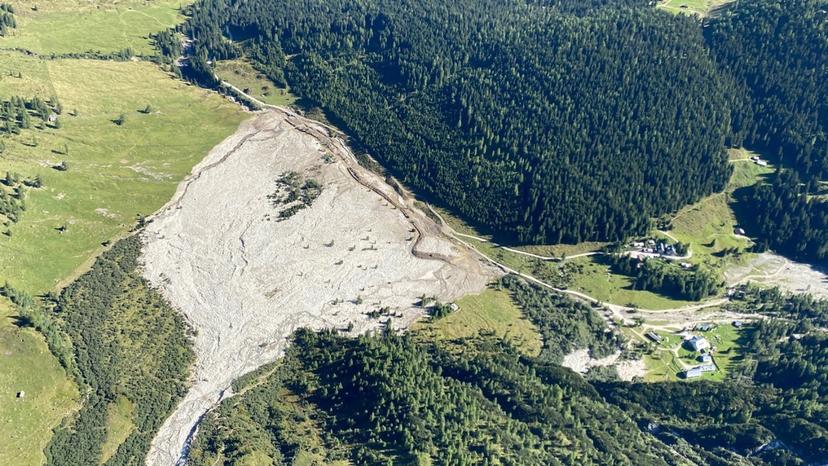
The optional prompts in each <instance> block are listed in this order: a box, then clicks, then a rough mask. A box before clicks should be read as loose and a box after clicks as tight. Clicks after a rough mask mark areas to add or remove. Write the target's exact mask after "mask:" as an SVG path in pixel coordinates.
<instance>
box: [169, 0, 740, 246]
mask: <svg viewBox="0 0 828 466" xmlns="http://www.w3.org/2000/svg"><path fill="white" fill-rule="evenodd" d="M596 3H598V6H594V7H591V8H584V7H583V6H576V2H533V3H526V2H518V1H507V2H495V1H481V0H461V1H458V2H448V3H446V2H441V1H436V0H418V1H414V0H408V1H402V2H400V1H390V0H371V1H367V0H363V1H357V0H337V1H333V2H325V3H323V4H317V3H314V2H285V1H277V0H257V1H249V2H225V1H217V0H207V1H203V2H201V3H199V4H197V5H195V6H194V7H193V8H192V10H191V14H192V16H191V18H190V19H189V20H188V21H187V23H186V24H185V25H184V26H182V28H181V31H182V32H183V33H184V34H186V35H187V36H188V37H189V38H190V39H193V40H194V42H193V46H192V48H193V50H192V51H191V53H189V59H188V61H187V66H186V67H185V68H184V69H183V70H182V71H183V72H184V74H185V75H186V76H189V77H190V78H191V79H193V80H195V81H197V82H199V83H201V84H203V85H207V86H211V85H215V84H216V83H215V78H214V76H213V74H212V71H211V70H210V68H209V66H208V65H207V63H208V62H209V61H211V60H217V59H226V58H234V57H237V56H239V55H241V54H244V55H245V56H247V57H249V58H251V59H252V60H253V62H254V64H255V65H256V66H257V67H258V68H259V69H260V70H261V71H263V72H265V73H266V74H267V75H268V76H269V77H270V78H271V79H273V80H274V82H277V83H289V84H290V85H291V89H292V90H293V91H294V92H297V93H298V94H299V95H301V96H302V97H305V98H307V99H310V100H311V101H313V102H316V103H318V104H319V105H321V106H322V107H323V108H324V109H325V110H326V111H327V112H328V113H329V114H330V115H331V117H332V118H333V119H335V120H336V121H337V123H339V124H341V125H342V126H343V127H344V128H346V129H347V130H348V131H349V133H350V134H352V135H354V136H355V137H356V138H357V139H358V140H359V142H360V143H361V144H363V145H364V146H366V147H367V148H368V149H369V150H370V151H371V153H372V154H373V155H375V156H376V157H377V158H378V159H379V160H380V161H382V162H383V163H384V165H385V166H386V167H388V168H389V169H391V171H392V172H393V173H394V174H395V175H397V176H399V177H400V178H402V179H403V180H404V181H405V182H406V183H408V184H409V185H411V186H413V187H415V188H417V190H418V191H419V192H420V193H421V194H423V195H425V196H426V197H431V198H434V199H436V200H439V201H440V202H442V203H443V204H445V205H447V206H449V207H451V208H453V209H454V210H455V211H457V212H459V213H461V214H462V215H463V216H464V217H465V218H467V219H469V220H470V221H472V222H473V223H475V224H478V225H482V226H484V227H486V229H488V230H491V231H493V232H495V233H499V234H501V235H502V236H508V237H509V238H511V239H513V240H517V241H522V242H539V241H541V242H552V243H557V242H562V241H565V242H578V241H583V240H588V239H622V238H624V237H626V236H628V235H631V234H640V233H643V232H645V231H646V230H647V229H648V227H649V221H650V218H651V217H653V216H656V215H659V214H661V213H664V212H670V211H674V210H676V209H678V208H679V207H681V206H683V205H684V204H686V203H688V202H692V201H694V200H696V199H698V198H700V197H701V196H703V195H706V194H709V193H711V192H713V191H716V190H720V189H722V188H723V186H724V185H725V183H726V181H727V179H728V177H729V174H730V169H729V166H728V164H727V162H726V157H725V156H724V148H723V145H722V141H723V139H724V137H725V135H726V132H727V128H728V125H729V121H730V116H729V115H730V112H729V108H728V102H729V94H728V92H729V90H730V87H729V86H728V84H727V83H724V82H722V80H721V79H720V77H719V75H718V72H717V69H716V65H715V63H714V62H713V61H712V60H711V59H710V56H709V53H708V51H707V49H706V47H705V42H704V38H703V36H702V34H701V29H700V28H699V26H698V24H697V22H695V21H694V20H693V19H690V18H686V17H670V16H667V15H664V14H662V13H660V12H657V11H653V10H652V9H651V8H649V7H646V5H643V4H642V5H641V6H630V4H632V3H634V2H626V4H621V3H620V2H617V3H616V2H606V3H602V2H596ZM227 38H230V39H234V40H236V42H230V41H228V40H227ZM166 43H169V41H167V42H166ZM165 48H168V49H172V48H173V47H172V46H171V45H169V44H168V45H167V46H165ZM288 57H290V58H288Z"/></svg>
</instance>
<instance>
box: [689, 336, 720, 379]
mask: <svg viewBox="0 0 828 466" xmlns="http://www.w3.org/2000/svg"><path fill="white" fill-rule="evenodd" d="M707 329H708V330H709V329H710V327H709V326H708V327H707ZM702 331H704V330H702ZM684 345H685V346H686V347H687V348H688V349H692V350H693V351H695V352H697V353H699V356H698V358H697V359H698V361H699V362H700V363H701V364H700V365H698V366H695V367H691V368H690V369H687V370H686V371H684V378H686V379H693V378H696V377H701V376H702V374H704V373H705V372H715V371H716V364H715V363H714V362H713V356H711V355H710V350H711V347H710V342H709V341H708V340H707V338H705V337H701V336H698V335H693V336H688V337H687V338H686V339H685V340H684Z"/></svg>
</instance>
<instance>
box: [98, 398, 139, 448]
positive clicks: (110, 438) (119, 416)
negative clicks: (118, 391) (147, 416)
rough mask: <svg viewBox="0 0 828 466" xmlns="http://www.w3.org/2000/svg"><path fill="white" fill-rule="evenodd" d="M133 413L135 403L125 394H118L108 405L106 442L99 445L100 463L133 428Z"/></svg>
mask: <svg viewBox="0 0 828 466" xmlns="http://www.w3.org/2000/svg"><path fill="white" fill-rule="evenodd" d="M134 413H135V405H134V404H132V402H131V401H129V399H128V398H127V397H125V396H119V397H118V398H117V399H116V400H115V402H114V403H111V404H110V405H109V409H108V410H107V413H106V442H104V444H103V446H102V447H101V463H106V461H107V460H108V459H109V458H112V455H114V454H115V450H117V449H118V446H119V445H121V444H122V443H123V442H124V440H126V439H127V437H129V434H131V433H132V431H133V430H134V429H135V423H134V422H133V420H132V416H133V415H134Z"/></svg>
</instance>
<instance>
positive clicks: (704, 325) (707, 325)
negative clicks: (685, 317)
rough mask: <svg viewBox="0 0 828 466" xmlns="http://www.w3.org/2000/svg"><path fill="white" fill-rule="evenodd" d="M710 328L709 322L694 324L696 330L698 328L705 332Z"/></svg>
mask: <svg viewBox="0 0 828 466" xmlns="http://www.w3.org/2000/svg"><path fill="white" fill-rule="evenodd" d="M712 328H713V324H709V323H703V324H699V325H696V330H698V331H700V332H707V331H710V330H711V329H712Z"/></svg>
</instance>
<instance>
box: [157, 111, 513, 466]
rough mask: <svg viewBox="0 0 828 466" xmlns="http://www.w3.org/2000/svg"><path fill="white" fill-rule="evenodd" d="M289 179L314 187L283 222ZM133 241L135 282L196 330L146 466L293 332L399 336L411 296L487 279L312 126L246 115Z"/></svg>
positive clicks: (166, 461) (465, 287)
mask: <svg viewBox="0 0 828 466" xmlns="http://www.w3.org/2000/svg"><path fill="white" fill-rule="evenodd" d="M290 172H295V173H296V175H297V176H298V177H299V178H300V179H301V180H305V181H307V180H313V182H314V185H316V184H317V183H318V186H319V189H318V190H317V192H315V193H314V198H313V199H312V200H310V201H309V202H308V203H307V207H305V208H302V209H300V210H297V211H296V213H295V214H294V215H292V216H290V217H288V218H284V219H283V218H280V217H279V212H281V211H283V210H285V209H286V208H288V207H289V206H291V205H296V204H297V201H284V198H285V194H284V192H285V189H284V183H282V191H281V192H282V194H279V195H277V196H274V193H277V191H279V186H280V185H279V183H277V180H278V179H280V178H281V179H284V176H285V174H287V173H290ZM299 185H301V183H299V184H297V186H299ZM274 199H283V202H282V204H278V202H277V203H274ZM299 202H301V201H299ZM143 235H144V242H145V247H144V253H143V256H142V261H143V264H144V275H145V277H146V278H147V279H148V280H149V281H150V282H151V283H153V284H154V285H155V286H156V287H158V288H159V289H160V290H161V291H162V292H163V293H164V295H165V296H166V297H167V298H168V299H169V300H170V302H171V303H172V304H173V305H174V306H175V307H176V308H178V309H179V310H180V311H181V312H182V313H183V314H184V315H185V316H186V318H187V320H188V321H189V322H190V324H191V325H192V326H193V328H194V329H195V330H196V332H197V336H196V338H195V351H196V357H197V361H196V366H195V368H194V374H193V380H192V387H191V389H190V390H189V392H188V393H187V395H186V396H185V398H184V400H183V401H182V402H181V403H180V404H179V406H178V407H177V409H176V410H175V412H174V413H173V414H172V416H171V417H170V418H169V419H167V420H166V422H165V423H164V425H163V426H162V428H161V430H160V431H159V433H158V434H157V436H156V438H155V440H154V441H153V445H152V448H151V450H150V453H149V455H148V458H147V464H149V465H170V464H174V463H175V462H176V461H178V460H179V458H180V456H181V454H182V451H183V449H184V448H185V446H186V443H187V441H188V439H189V438H190V437H191V435H192V433H193V430H194V429H195V427H196V426H197V424H198V421H199V419H200V418H201V416H203V415H204V414H205V413H206V412H207V411H208V410H209V409H210V408H211V407H213V406H215V405H216V404H217V403H218V402H219V401H220V400H221V399H222V398H224V397H227V396H229V395H231V393H230V388H229V387H230V384H231V383H232V381H233V380H234V379H236V378H238V377H239V376H241V375H243V374H245V373H247V372H249V371H252V370H254V369H256V368H257V367H259V366H261V365H263V364H265V363H268V362H271V361H273V360H274V359H276V358H278V357H279V356H280V355H281V354H282V353H283V351H284V348H285V345H286V344H287V337H288V336H289V335H290V334H291V333H292V332H293V331H294V330H295V329H297V328H300V327H310V328H315V329H321V328H335V329H343V330H348V329H349V330H348V331H349V332H350V333H352V334H358V333H362V332H366V331H371V330H374V329H378V328H380V327H381V326H382V325H384V322H385V321H386V320H388V321H389V322H388V324H389V325H392V326H393V327H395V328H402V327H405V326H407V325H408V324H410V323H411V322H412V321H413V320H414V319H416V318H417V317H418V316H419V315H421V313H422V312H423V311H422V310H421V309H419V308H418V307H417V306H416V304H415V303H417V302H418V301H419V299H418V297H419V296H421V295H423V294H426V295H436V296H438V297H439V298H440V299H442V300H444V301H451V300H455V299H457V298H459V297H461V296H463V295H465V294H468V293H478V292H481V291H482V290H483V289H484V288H485V285H486V283H487V282H488V281H490V280H491V279H492V278H494V277H495V276H496V274H497V272H496V271H495V270H494V269H493V268H490V267H488V266H485V265H483V264H482V263H481V262H480V261H479V260H478V259H477V258H476V257H475V256H474V255H473V254H471V253H470V252H469V251H467V250H466V249H465V248H463V247H462V246H460V245H458V244H457V243H456V242H453V241H452V240H450V239H449V238H447V237H446V236H444V235H443V234H442V233H441V232H440V229H439V228H438V227H437V225H435V224H434V223H433V222H432V221H431V220H430V219H429V218H428V217H426V216H425V215H424V214H423V213H422V212H420V211H418V210H416V209H415V208H414V207H413V200H411V199H408V198H404V197H403V196H401V195H400V194H398V193H397V192H396V191H395V190H394V189H393V188H391V187H390V186H389V185H388V184H386V183H385V181H384V180H383V179H382V178H380V177H379V176H377V175H375V174H373V173H371V172H369V171H367V170H365V169H364V168H362V167H360V166H359V165H358V164H357V163H356V160H355V159H354V158H353V155H352V154H351V153H350V151H349V150H348V149H347V147H346V146H345V145H344V144H343V143H342V142H341V141H340V140H338V139H336V138H333V137H331V134H330V133H329V132H328V130H327V129H326V128H324V127H323V126H322V125H320V124H318V123H316V122H313V121H311V120H307V119H304V118H302V117H299V116H298V115H295V114H292V113H289V112H285V111H272V112H268V113H264V114H260V115H259V116H257V117H255V118H254V119H252V120H249V121H247V122H246V123H244V124H243V125H242V126H241V127H240V129H239V130H238V131H237V132H236V134H234V135H233V136H231V137H230V138H228V139H227V140H225V141H224V142H222V143H221V144H220V145H219V146H217V147H216V148H214V149H213V151H212V152H211V153H210V154H209V155H208V156H207V157H206V158H205V159H204V160H203V161H202V162H201V163H200V164H199V165H198V166H197V167H195V168H194V170H193V174H192V175H191V176H190V177H189V178H188V179H186V180H185V181H184V182H182V183H181V185H180V186H179V189H178V192H177V193H176V195H175V197H174V198H173V199H172V200H171V201H170V202H169V203H168V204H167V206H165V207H164V208H163V209H162V210H161V211H159V212H158V213H157V214H156V215H155V216H154V217H153V218H152V219H151V222H150V224H149V225H148V226H147V228H146V230H145V232H144V234H143ZM383 307H387V308H388V311H387V312H386V313H385V314H386V315H384V316H381V317H370V316H368V315H367V314H368V313H369V312H371V311H375V310H378V309H380V308H383Z"/></svg>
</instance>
